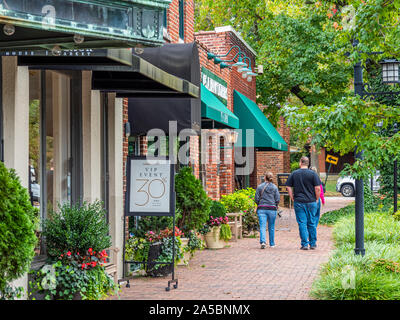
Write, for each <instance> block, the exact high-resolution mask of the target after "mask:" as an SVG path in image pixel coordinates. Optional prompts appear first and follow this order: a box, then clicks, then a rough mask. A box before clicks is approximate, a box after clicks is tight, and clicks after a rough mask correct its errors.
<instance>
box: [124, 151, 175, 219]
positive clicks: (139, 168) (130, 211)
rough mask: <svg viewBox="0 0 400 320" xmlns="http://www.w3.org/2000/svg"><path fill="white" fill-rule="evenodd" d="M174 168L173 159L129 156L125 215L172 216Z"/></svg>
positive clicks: (173, 208) (173, 205) (173, 206)
mask: <svg viewBox="0 0 400 320" xmlns="http://www.w3.org/2000/svg"><path fill="white" fill-rule="evenodd" d="M174 168H175V167H174V165H172V164H171V162H170V160H161V159H155V158H153V159H152V158H147V157H132V158H128V163H127V192H126V204H125V215H126V216H173V215H174V214H175V193H174V175H175V173H174Z"/></svg>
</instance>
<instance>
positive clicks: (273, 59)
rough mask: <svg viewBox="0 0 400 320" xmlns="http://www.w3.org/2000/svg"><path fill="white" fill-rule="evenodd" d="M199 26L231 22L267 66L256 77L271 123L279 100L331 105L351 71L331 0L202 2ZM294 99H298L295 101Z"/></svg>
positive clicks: (202, 0) (197, 8)
mask: <svg viewBox="0 0 400 320" xmlns="http://www.w3.org/2000/svg"><path fill="white" fill-rule="evenodd" d="M196 4H197V6H196V23H195V25H196V28H197V30H212V29H214V28H215V27H219V26H224V25H232V26H233V27H234V28H235V29H236V30H237V31H239V32H240V33H241V35H242V36H243V37H244V39H245V40H246V42H247V43H249V44H250V46H251V47H252V48H253V49H254V50H255V51H256V52H257V54H258V55H257V64H262V65H263V67H264V73H263V75H260V76H258V77H257V95H258V99H257V100H258V101H257V102H259V103H262V104H265V105H268V106H269V107H268V108H267V116H268V118H269V120H270V121H271V122H272V123H273V125H276V124H277V120H278V119H279V112H278V111H279V106H278V105H277V104H278V103H280V104H284V103H286V102H287V100H288V99H289V100H290V102H291V103H298V102H300V103H302V104H305V105H314V104H318V103H329V104H330V103H333V102H334V101H337V100H338V99H339V98H340V97H341V96H342V94H343V92H344V91H345V90H346V89H347V87H348V84H349V80H350V78H351V75H352V70H351V64H350V63H349V62H348V61H347V58H346V57H345V55H344V52H345V50H346V51H347V50H349V49H348V48H349V47H351V44H350V41H349V42H347V43H345V42H344V41H336V37H337V36H338V30H337V29H335V28H334V27H333V26H332V21H331V19H330V18H329V17H328V16H327V13H328V11H329V10H330V7H331V4H330V2H328V1H320V2H319V5H317V4H316V3H312V2H310V1H305V0H295V1H284V0H267V1H265V0H251V1H229V0H198V1H197V2H196ZM293 98H295V99H293Z"/></svg>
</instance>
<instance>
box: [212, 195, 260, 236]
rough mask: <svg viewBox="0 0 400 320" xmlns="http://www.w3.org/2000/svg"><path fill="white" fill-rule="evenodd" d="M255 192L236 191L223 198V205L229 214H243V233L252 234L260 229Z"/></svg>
mask: <svg viewBox="0 0 400 320" xmlns="http://www.w3.org/2000/svg"><path fill="white" fill-rule="evenodd" d="M255 192H256V191H255V190H254V189H252V188H247V189H241V190H236V191H235V192H234V193H232V194H229V195H224V196H222V197H221V201H220V202H221V203H222V204H223V205H224V206H225V208H226V210H227V212H243V219H242V222H243V232H244V233H250V232H251V231H256V230H257V229H258V217H257V213H256V208H257V205H256V203H255V202H254V197H255Z"/></svg>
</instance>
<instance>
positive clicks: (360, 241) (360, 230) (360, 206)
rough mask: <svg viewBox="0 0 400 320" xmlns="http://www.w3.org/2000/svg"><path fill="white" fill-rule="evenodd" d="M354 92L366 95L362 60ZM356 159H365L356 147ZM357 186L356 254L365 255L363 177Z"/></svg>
mask: <svg viewBox="0 0 400 320" xmlns="http://www.w3.org/2000/svg"><path fill="white" fill-rule="evenodd" d="M354 92H355V94H356V95H359V96H360V97H361V98H363V97H364V83H363V69H362V65H361V62H358V63H357V64H356V65H355V66H354ZM355 156H356V159H359V160H362V159H363V152H362V150H361V151H359V150H358V148H356V151H355ZM355 187H356V203H355V228H356V230H355V233H356V234H355V236H356V239H355V240H356V243H355V245H356V246H355V249H354V252H355V254H357V255H359V254H361V255H364V254H365V248H364V181H363V179H356V183H355Z"/></svg>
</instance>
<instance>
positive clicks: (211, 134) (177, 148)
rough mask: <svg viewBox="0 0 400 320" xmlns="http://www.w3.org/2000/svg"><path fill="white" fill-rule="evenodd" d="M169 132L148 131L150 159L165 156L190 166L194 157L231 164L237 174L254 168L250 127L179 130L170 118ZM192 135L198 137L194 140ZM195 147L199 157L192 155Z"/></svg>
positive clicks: (251, 170) (204, 162) (206, 162)
mask: <svg viewBox="0 0 400 320" xmlns="http://www.w3.org/2000/svg"><path fill="white" fill-rule="evenodd" d="M168 131H169V132H168V134H167V133H166V132H165V131H164V130H162V129H158V128H154V129H151V130H149V131H148V132H147V135H146V137H147V141H148V142H150V143H149V148H148V149H149V150H148V152H147V154H146V156H147V157H148V160H149V161H157V160H163V159H166V158H167V157H168V158H169V159H170V161H171V163H172V164H177V163H180V164H183V165H190V164H191V163H193V162H197V159H199V160H200V161H201V164H203V165H206V166H207V165H212V164H217V165H221V164H223V165H231V164H233V163H234V164H235V167H236V175H249V174H251V173H252V172H253V170H254V154H255V149H254V130H253V129H246V130H242V129H218V130H215V129H209V130H208V129H203V130H201V134H200V135H198V133H197V132H196V131H195V130H193V129H183V130H181V131H179V132H178V130H177V122H176V121H169V130H168ZM193 137H198V138H197V139H196V140H194V139H193ZM195 141H197V142H198V145H196V144H195ZM150 146H151V147H150ZM196 149H197V150H198V152H199V156H198V158H196V157H195V156H194V154H195V153H196Z"/></svg>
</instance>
